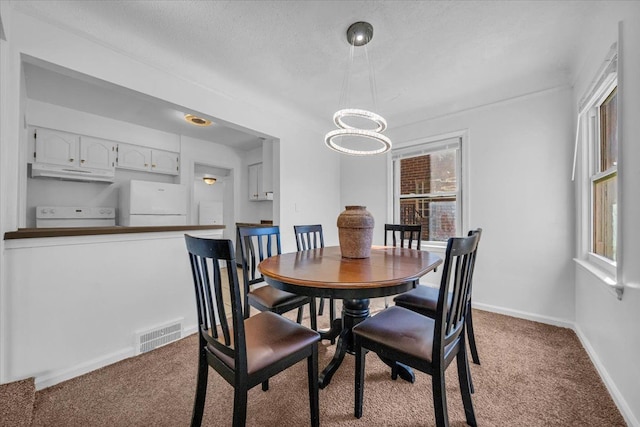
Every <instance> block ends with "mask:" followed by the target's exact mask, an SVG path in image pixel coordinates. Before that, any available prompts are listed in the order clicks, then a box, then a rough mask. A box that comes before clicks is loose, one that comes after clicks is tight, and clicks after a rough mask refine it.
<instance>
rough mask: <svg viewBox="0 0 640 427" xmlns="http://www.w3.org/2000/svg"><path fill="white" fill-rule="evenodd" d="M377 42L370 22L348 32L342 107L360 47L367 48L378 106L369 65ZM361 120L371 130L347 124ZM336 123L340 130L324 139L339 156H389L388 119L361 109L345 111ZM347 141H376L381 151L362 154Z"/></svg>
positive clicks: (374, 96) (372, 150) (374, 150)
mask: <svg viewBox="0 0 640 427" xmlns="http://www.w3.org/2000/svg"><path fill="white" fill-rule="evenodd" d="M372 38H373V27H372V26H371V24H369V23H368V22H356V23H354V24H352V25H351V26H349V28H348V29H347V41H348V42H349V44H350V45H351V47H350V49H349V67H348V69H347V74H346V76H345V80H344V83H343V87H342V94H341V106H342V105H343V104H344V103H346V102H344V100H345V97H346V95H347V93H348V91H349V88H348V86H349V77H350V71H351V65H352V64H353V56H354V50H355V48H356V47H360V46H362V47H364V52H365V57H366V60H367V65H368V67H369V86H370V89H371V96H372V98H373V104H374V107H375V104H376V85H375V77H374V74H373V67H372V66H371V62H370V61H369V54H368V52H367V46H366V45H367V43H369V42H370V41H371V39H372ZM352 119H357V120H359V121H362V120H364V121H366V122H370V123H372V125H373V126H372V127H371V128H365V129H363V128H360V127H358V126H355V125H351V124H349V123H348V122H347V121H348V120H352ZM333 122H334V123H335V125H336V126H337V127H338V129H336V130H332V131H331V132H329V133H327V134H326V135H325V137H324V142H325V144H327V146H328V147H329V148H331V149H332V150H335V151H337V152H339V153H344V154H350V155H354V156H367V155H372V154H381V153H386V152H387V151H389V150H390V149H391V140H390V139H389V138H387V137H386V136H385V135H383V134H382V132H384V131H385V129H386V128H387V121H386V120H385V119H384V117H382V116H380V115H379V114H376V113H373V112H371V111H367V110H363V109H358V108H343V109H340V110H338V111H336V113H335V114H334V115H333ZM345 137H348V138H355V139H365V140H370V141H374V142H375V143H377V144H376V146H378V145H379V147H378V148H373V149H367V150H359V149H355V148H349V147H347V146H345V145H344V144H343V141H344V139H343V138H345Z"/></svg>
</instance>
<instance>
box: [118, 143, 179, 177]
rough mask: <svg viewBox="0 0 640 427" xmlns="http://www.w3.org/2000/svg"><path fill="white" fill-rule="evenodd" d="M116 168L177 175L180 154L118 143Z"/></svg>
mask: <svg viewBox="0 0 640 427" xmlns="http://www.w3.org/2000/svg"><path fill="white" fill-rule="evenodd" d="M117 167H118V168H122V169H132V170H139V171H146V172H156V173H165V174H169V175H178V174H179V173H180V153H176V152H173V151H166V150H157V149H155V148H148V147H141V146H138V145H133V144H123V143H119V144H118V163H117Z"/></svg>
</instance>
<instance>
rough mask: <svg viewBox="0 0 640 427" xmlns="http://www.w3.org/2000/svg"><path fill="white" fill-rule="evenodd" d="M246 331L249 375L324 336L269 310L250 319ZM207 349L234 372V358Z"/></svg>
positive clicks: (213, 349) (246, 321) (210, 347)
mask: <svg viewBox="0 0 640 427" xmlns="http://www.w3.org/2000/svg"><path fill="white" fill-rule="evenodd" d="M244 332H245V339H246V343H247V371H248V373H249V374H252V373H254V372H257V371H259V370H260V369H262V368H265V367H267V366H269V365H272V364H273V363H275V362H277V361H278V360H281V359H284V358H285V357H287V356H289V355H291V354H293V353H295V352H297V351H299V350H302V349H303V348H305V347H307V346H310V345H311V344H313V343H314V342H317V341H319V340H320V334H318V333H317V332H315V331H312V330H311V329H309V328H305V327H304V326H301V325H299V324H297V323H295V322H293V321H291V320H289V319H287V318H285V317H282V316H280V315H278V314H275V313H271V312H269V311H263V312H260V313H258V314H256V315H255V316H251V317H249V318H248V319H246V320H245V321H244ZM232 336H233V334H232ZM207 349H208V350H209V351H210V352H211V353H213V354H214V355H216V356H217V357H218V358H219V359H221V360H222V361H223V362H224V363H225V364H226V365H227V366H229V367H230V368H231V369H234V367H235V362H234V360H233V358H231V357H229V356H226V355H224V354H222V353H221V352H219V351H218V350H216V349H215V348H214V347H213V346H212V345H207Z"/></svg>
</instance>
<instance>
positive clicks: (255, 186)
mask: <svg viewBox="0 0 640 427" xmlns="http://www.w3.org/2000/svg"><path fill="white" fill-rule="evenodd" d="M249 200H267V198H266V194H265V192H264V190H263V186H262V163H255V164H253V165H249Z"/></svg>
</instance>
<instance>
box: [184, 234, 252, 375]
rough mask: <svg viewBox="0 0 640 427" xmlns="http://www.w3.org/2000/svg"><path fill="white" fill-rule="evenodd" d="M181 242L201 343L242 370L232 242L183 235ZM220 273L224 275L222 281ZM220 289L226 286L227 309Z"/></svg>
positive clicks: (241, 334) (243, 358)
mask: <svg viewBox="0 0 640 427" xmlns="http://www.w3.org/2000/svg"><path fill="white" fill-rule="evenodd" d="M185 241H186V245H187V251H188V253H189V261H190V263H191V272H192V274H193V283H194V287H195V296H196V306H197V311H198V324H199V326H200V331H199V332H200V340H201V344H202V345H204V343H202V340H204V341H206V343H208V344H210V345H211V346H213V347H214V348H215V349H216V350H218V351H219V352H220V353H222V354H225V355H226V356H228V357H230V358H233V359H234V360H235V366H236V367H237V368H238V367H239V368H242V367H245V368H246V363H247V361H246V344H245V335H244V321H243V315H242V302H241V299H240V285H239V281H238V272H237V269H236V260H235V252H234V247H233V243H232V242H231V240H227V239H203V238H199V237H193V236H189V235H187V234H185ZM220 262H223V263H224V264H225V266H226V268H225V269H221V268H220ZM222 270H224V271H225V272H226V280H224V279H223V276H222V274H223V272H222ZM223 287H227V290H228V292H229V295H230V297H231V308H230V310H227V308H226V306H225V304H224V301H223V294H224V289H223ZM229 320H231V324H229ZM217 323H219V325H217ZM232 334H233V336H232Z"/></svg>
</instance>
